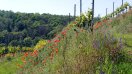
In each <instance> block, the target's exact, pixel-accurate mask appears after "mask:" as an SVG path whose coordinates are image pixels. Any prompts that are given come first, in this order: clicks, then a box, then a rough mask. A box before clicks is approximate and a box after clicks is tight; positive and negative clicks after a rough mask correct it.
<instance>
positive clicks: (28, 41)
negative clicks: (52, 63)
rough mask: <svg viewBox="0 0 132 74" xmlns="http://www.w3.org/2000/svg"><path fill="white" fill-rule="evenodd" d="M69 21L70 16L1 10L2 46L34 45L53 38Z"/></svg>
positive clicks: (0, 38) (0, 31) (0, 39)
mask: <svg viewBox="0 0 132 74" xmlns="http://www.w3.org/2000/svg"><path fill="white" fill-rule="evenodd" d="M72 20H73V17H71V21H72ZM68 22H69V16H63V15H51V14H39V13H20V12H17V13H14V12H12V11H4V10H0V46H7V45H12V46H28V47H30V46H34V45H35V44H36V43H37V42H38V41H39V40H40V39H51V38H53V37H54V34H56V33H57V32H59V31H61V30H62V28H63V27H64V26H66V25H67V24H68Z"/></svg>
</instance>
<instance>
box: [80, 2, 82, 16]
mask: <svg viewBox="0 0 132 74" xmlns="http://www.w3.org/2000/svg"><path fill="white" fill-rule="evenodd" d="M81 13H82V0H80V15H81Z"/></svg>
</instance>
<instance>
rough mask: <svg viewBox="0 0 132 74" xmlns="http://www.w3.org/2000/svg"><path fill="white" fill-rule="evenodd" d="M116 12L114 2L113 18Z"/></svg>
mask: <svg viewBox="0 0 132 74" xmlns="http://www.w3.org/2000/svg"><path fill="white" fill-rule="evenodd" d="M114 11H115V3H114V2H113V17H114V15H115V13H114Z"/></svg>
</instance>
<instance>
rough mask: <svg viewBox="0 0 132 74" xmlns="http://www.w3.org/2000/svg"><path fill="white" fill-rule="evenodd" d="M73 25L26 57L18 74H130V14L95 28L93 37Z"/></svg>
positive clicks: (131, 67) (131, 29)
mask: <svg viewBox="0 0 132 74" xmlns="http://www.w3.org/2000/svg"><path fill="white" fill-rule="evenodd" d="M74 25H76V22H72V23H71V24H69V25H68V26H67V27H65V28H64V29H63V30H62V32H60V33H59V34H58V35H57V36H56V37H55V38H54V39H52V40H49V41H45V42H47V44H46V45H42V46H40V47H41V49H36V50H34V52H32V53H25V54H24V55H23V57H22V61H23V64H20V65H19V66H20V70H19V71H18V72H17V73H18V74H132V63H131V62H132V10H130V11H129V12H127V13H124V14H122V15H118V17H116V18H112V19H110V20H105V21H101V22H100V23H97V24H95V26H94V28H95V29H94V32H93V34H92V33H90V32H87V31H86V30H84V29H83V28H79V27H77V26H74ZM42 44H43V42H42Z"/></svg>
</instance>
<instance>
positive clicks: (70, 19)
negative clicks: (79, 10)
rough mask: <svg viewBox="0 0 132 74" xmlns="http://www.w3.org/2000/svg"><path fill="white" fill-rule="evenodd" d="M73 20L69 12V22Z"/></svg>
mask: <svg viewBox="0 0 132 74" xmlns="http://www.w3.org/2000/svg"><path fill="white" fill-rule="evenodd" d="M70 22H71V15H70V13H69V23H70Z"/></svg>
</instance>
